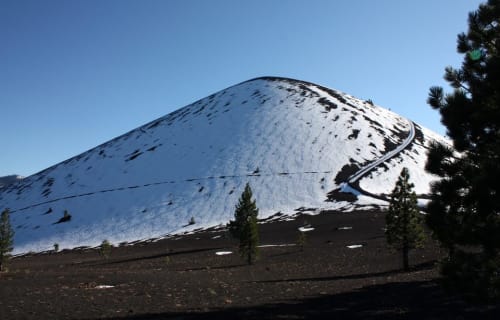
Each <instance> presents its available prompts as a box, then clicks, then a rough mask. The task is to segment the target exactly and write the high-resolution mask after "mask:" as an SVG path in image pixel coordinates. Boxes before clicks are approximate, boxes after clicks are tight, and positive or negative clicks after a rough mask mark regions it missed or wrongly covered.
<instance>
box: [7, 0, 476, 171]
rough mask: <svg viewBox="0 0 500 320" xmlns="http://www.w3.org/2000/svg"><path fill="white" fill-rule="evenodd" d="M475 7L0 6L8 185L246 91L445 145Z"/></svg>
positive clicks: (305, 3) (444, 1) (276, 0)
mask: <svg viewBox="0 0 500 320" xmlns="http://www.w3.org/2000/svg"><path fill="white" fill-rule="evenodd" d="M481 2H482V1H474V0H467V1H464V0H461V1H457V0H419V1H401V0H377V1H375V0H300V1H299V0H252V1H248V0H210V1H208V0H164V1H160V0H158V1H155V0H142V1H139V0H137V1H128V0H44V1H42V0H32V1H29V0H0V122H1V126H0V150H1V156H0V176H3V175H7V174H14V173H15V174H21V175H25V176H27V175H30V174H34V173H36V172H38V171H40V170H43V169H45V168H47V167H49V166H51V165H54V164H56V163H58V162H61V161H64V160H66V159H68V158H70V157H72V156H75V155H77V154H79V153H81V152H83V151H86V150H88V149H90V148H93V147H95V146H97V145H99V144H101V143H103V142H106V141H107V140H110V139H112V138H114V137H116V136H118V135H121V134H123V133H125V132H127V131H129V130H132V129H134V128H136V127H138V126H140V125H142V124H144V123H146V122H149V121H151V120H154V119H156V118H158V117H160V116H163V115H165V114H167V113H170V112H171V111H173V110H175V109H178V108H180V107H183V106H185V105H187V104H190V103H192V102H194V101H196V100H198V99H200V98H203V97H205V96H207V95H210V94H212V93H214V92H216V91H219V90H222V89H224V88H226V87H228V86H231V85H234V84H237V83H239V82H242V81H245V80H248V79H251V78H254V77H259V76H264V75H271V76H284V77H290V78H296V79H301V80H306V81H311V82H314V83H317V84H321V85H324V86H327V87H331V88H334V89H338V90H341V91H344V92H347V93H349V94H352V95H354V96H356V97H359V98H363V99H372V100H373V101H374V102H375V103H376V104H379V105H382V106H384V107H386V108H389V109H391V110H393V111H395V112H397V113H399V114H401V115H403V116H405V117H408V118H410V119H412V120H414V121H416V122H417V123H419V124H421V125H423V126H426V127H428V128H430V129H432V130H434V131H437V132H439V133H441V134H444V132H445V130H444V128H443V127H442V126H441V125H440V122H439V115H438V113H437V112H436V111H434V110H432V109H431V108H430V107H429V106H427V105H426V102H425V101H426V98H427V92H428V89H429V87H430V86H432V85H441V86H444V87H445V88H447V90H449V87H448V86H447V84H446V83H445V82H444V80H442V77H443V74H444V68H445V67H446V66H447V65H452V66H455V67H457V66H459V65H460V63H461V60H462V57H461V56H459V55H458V54H457V53H456V35H457V34H458V33H460V32H462V31H466V28H467V13H468V12H469V11H472V10H475V9H476V8H477V7H478V5H479V3H481Z"/></svg>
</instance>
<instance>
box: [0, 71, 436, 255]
mask: <svg viewBox="0 0 500 320" xmlns="http://www.w3.org/2000/svg"><path fill="white" fill-rule="evenodd" d="M410 133H413V137H411V136H410ZM432 139H440V140H441V139H443V138H441V137H439V136H438V135H437V134H434V133H432V132H430V131H428V130H426V129H424V128H422V127H420V126H418V125H413V124H412V123H411V122H410V121H409V120H407V119H404V118H402V117H400V116H398V115H397V114H395V113H393V112H390V111H389V110H387V109H384V108H381V107H378V106H374V105H372V104H371V103H368V102H366V101H363V100H359V99H356V98H354V97H352V96H349V95H347V94H344V93H341V92H339V91H335V90H330V89H327V88H324V87H321V86H318V85H314V84H311V83H307V82H302V81H296V80H290V79H282V78H259V79H254V80H250V81H247V82H244V83H241V84H238V85H236V86H233V87H230V88H228V89H226V90H223V91H221V92H218V93H216V94H213V95H211V96H209V97H207V98H204V99H202V100H199V101H197V102H195V103H193V104H191V105H189V106H187V107H184V108H181V109H179V110H177V111H175V112H173V113H170V114H168V115H167V116H165V117H163V118H160V119H157V120H155V121H152V122H150V123H148V124H146V125H144V126H142V127H140V128H137V129H135V130H133V131H130V132H128V133H126V134H124V135H122V136H120V137H118V138H116V139H113V140H111V141H109V142H106V143H104V144H102V145H100V146H98V147H96V148H94V149H92V150H89V151H87V152H84V153H82V154H81V155H79V156H77V157H74V158H71V159H69V160H67V161H65V162H62V163H60V164H57V165H55V166H53V167H51V168H48V169H46V170H44V171H42V172H40V173H38V174H36V175H33V176H30V177H28V178H26V179H24V180H23V181H22V182H20V183H17V184H14V185H11V186H9V187H7V188H6V189H4V190H2V191H1V192H0V204H1V205H2V206H4V207H8V208H10V209H11V212H12V215H11V217H12V222H13V226H14V228H15V232H16V236H15V252H16V253H21V252H27V251H42V250H49V249H51V248H52V247H53V244H54V243H58V244H59V246H60V248H72V247H77V246H95V245H98V244H100V243H101V242H102V240H104V239H108V240H109V241H111V242H112V243H119V242H124V241H127V242H129V241H134V240H140V239H150V238H155V237H161V236H165V235H167V234H172V233H178V232H183V231H186V230H191V229H195V228H200V227H208V226H214V225H217V224H220V223H226V222H227V221H228V220H229V219H230V218H232V215H233V212H234V206H235V204H236V202H237V200H238V197H239V196H240V194H241V192H242V190H243V187H244V185H245V184H246V183H247V182H249V183H250V185H251V187H252V189H253V191H254V196H255V198H256V200H257V205H258V207H259V208H260V216H259V217H260V218H264V217H269V216H272V215H274V214H276V213H278V212H281V213H284V214H294V213H296V212H297V210H300V208H312V209H316V210H319V209H327V208H334V209H335V208H337V209H338V208H343V209H345V210H348V208H350V207H352V204H349V203H347V202H342V201H336V200H335V199H330V200H331V201H326V200H327V199H328V196H327V195H328V194H329V192H331V191H332V190H336V189H338V188H339V187H340V186H341V185H342V183H344V182H347V181H346V179H347V178H348V177H349V176H350V175H352V174H354V173H355V172H356V171H357V170H359V169H360V168H362V167H363V166H367V165H370V163H374V161H376V160H377V159H380V158H381V157H384V155H387V154H388V153H390V152H392V153H393V154H390V157H389V159H383V161H382V163H381V164H380V165H378V166H376V167H374V168H369V170H368V171H367V172H366V173H365V174H364V175H362V176H361V177H359V180H357V182H356V183H357V184H358V185H359V187H361V188H362V189H364V190H365V191H368V192H370V193H374V194H381V193H388V192H390V190H391V189H392V187H393V185H394V181H395V180H396V177H397V176H398V174H399V172H400V171H401V168H402V167H403V166H406V167H408V168H409V169H410V174H411V175H412V178H413V182H414V183H415V184H416V191H417V192H418V193H426V192H428V190H429V181H431V180H432V178H433V177H432V176H429V175H428V174H427V173H425V172H424V170H423V166H424V164H425V154H426V145H427V144H428V143H429V141H430V140H432ZM403 144H404V145H403ZM398 146H399V147H401V149H402V150H398V149H397V148H398ZM370 199H371V198H369V197H366V196H364V197H363V196H361V197H360V200H359V203H363V204H370V203H371V200H370ZM373 203H380V200H375V199H373ZM64 210H68V212H69V213H70V215H71V219H70V220H69V221H65V222H62V221H64V219H63V220H61V218H62V217H63V212H64ZM191 217H194V220H195V222H196V223H195V224H193V225H188V222H189V220H190V219H191Z"/></svg>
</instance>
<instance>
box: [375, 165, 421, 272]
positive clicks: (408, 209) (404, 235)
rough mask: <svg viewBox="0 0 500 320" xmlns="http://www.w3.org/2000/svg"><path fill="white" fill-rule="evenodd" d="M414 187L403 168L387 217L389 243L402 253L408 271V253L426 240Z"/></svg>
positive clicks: (386, 232)
mask: <svg viewBox="0 0 500 320" xmlns="http://www.w3.org/2000/svg"><path fill="white" fill-rule="evenodd" d="M413 187H414V185H413V183H410V174H409V172H408V169H407V168H403V170H402V171H401V174H400V175H399V178H398V181H397V182H396V186H395V187H394V190H393V191H392V193H391V201H390V204H389V211H388V212H387V215H386V217H385V219H386V231H385V235H386V238H387V243H388V244H389V245H390V246H392V247H394V248H395V249H397V250H399V251H401V253H402V258H403V267H404V269H405V270H406V271H408V270H409V268H410V265H409V262H408V253H409V252H410V250H411V249H414V248H417V247H420V246H421V245H422V242H423V240H424V229H423V226H422V218H421V214H420V211H419V209H418V205H417V195H416V194H415V192H414V191H413Z"/></svg>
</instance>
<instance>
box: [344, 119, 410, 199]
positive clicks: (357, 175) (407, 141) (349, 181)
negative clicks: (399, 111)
mask: <svg viewBox="0 0 500 320" xmlns="http://www.w3.org/2000/svg"><path fill="white" fill-rule="evenodd" d="M408 123H409V124H410V132H409V134H408V136H407V137H406V139H405V140H404V141H403V142H402V143H401V144H400V145H399V146H398V147H397V148H395V149H394V150H391V151H390V152H387V153H386V154H384V155H383V156H382V157H380V158H378V159H376V160H375V161H373V162H371V163H369V164H367V165H366V166H364V167H362V168H361V169H359V170H358V171H357V172H355V173H354V174H352V175H351V176H350V177H349V178H347V182H344V183H343V184H342V186H341V190H343V191H345V192H349V191H347V190H348V188H350V189H353V190H355V191H357V192H359V193H361V194H364V195H367V196H370V197H376V198H379V199H382V200H386V199H385V198H383V197H381V196H377V195H375V194H373V193H370V192H368V191H365V190H363V189H361V187H359V186H358V187H357V188H356V187H354V184H355V183H356V182H358V181H359V180H360V179H361V178H362V177H364V176H365V175H367V174H368V173H369V172H370V171H372V170H373V169H375V168H376V167H377V166H379V165H380V164H382V163H384V162H386V161H387V160H389V159H391V158H393V157H395V156H397V155H398V154H399V153H401V152H402V151H403V150H404V149H406V148H407V147H408V146H409V145H410V144H411V143H412V142H413V140H414V139H415V124H414V123H413V121H410V120H408ZM346 187H348V188H346Z"/></svg>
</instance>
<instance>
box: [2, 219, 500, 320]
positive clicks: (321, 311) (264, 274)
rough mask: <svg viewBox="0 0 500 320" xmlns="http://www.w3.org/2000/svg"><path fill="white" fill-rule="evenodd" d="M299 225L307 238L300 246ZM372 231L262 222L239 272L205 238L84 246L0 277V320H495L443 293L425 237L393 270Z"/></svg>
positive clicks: (366, 223) (19, 260)
mask: <svg viewBox="0 0 500 320" xmlns="http://www.w3.org/2000/svg"><path fill="white" fill-rule="evenodd" d="M304 225H309V226H310V227H312V228H314V230H312V231H309V232H307V233H306V234H307V240H306V243H305V245H304V246H303V248H302V247H301V246H299V245H296V243H297V239H298V236H299V232H298V228H299V227H301V226H304ZM383 227H384V214H383V213H381V212H363V211H361V212H352V213H334V212H325V213H322V214H320V215H316V216H309V215H301V216H298V217H297V218H296V219H295V220H293V221H274V222H267V223H263V224H261V225H260V237H261V244H262V245H263V247H261V248H260V258H259V260H258V261H257V262H256V263H255V264H254V265H251V266H248V265H246V264H244V261H243V260H242V259H241V258H240V257H239V256H238V255H237V251H236V243H235V242H234V240H231V239H230V238H228V237H227V232H225V231H224V230H216V229H214V230H208V231H201V232H198V233H195V234H191V235H183V236H178V237H175V238H169V239H164V240H160V241H157V242H149V243H138V244H135V245H132V246H121V247H115V248H113V249H112V251H111V254H110V257H109V258H107V259H106V258H104V257H102V256H101V255H100V254H99V252H98V251H97V250H95V249H92V250H91V249H86V250H73V251H62V252H59V253H51V254H49V253H46V254H38V255H30V256H23V257H16V258H14V259H12V260H11V262H10V265H9V272H7V273H3V274H2V275H1V276H0V319H2V320H7V319H323V318H324V319H500V310H499V306H474V305H468V304H466V303H465V302H463V301H461V300H460V299H459V298H456V297H448V296H446V295H445V294H444V292H443V290H442V289H441V288H440V286H439V285H438V283H437V282H438V266H437V261H438V259H439V257H440V252H439V248H438V247H437V246H436V245H435V243H433V242H432V240H429V241H428V242H427V244H426V247H425V248H424V249H421V250H415V251H413V252H412V253H411V255H410V263H411V264H412V265H413V267H412V270H411V271H410V272H403V271H402V270H401V257H400V255H399V254H398V253H396V252H393V251H391V250H389V249H388V248H387V245H386V242H385V238H384V233H383ZM270 245H281V246H270ZM352 245H355V246H356V247H355V248H349V247H348V246H352ZM359 245H361V246H359ZM220 251H232V252H234V253H233V254H228V255H217V254H216V253H217V252H220Z"/></svg>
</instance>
